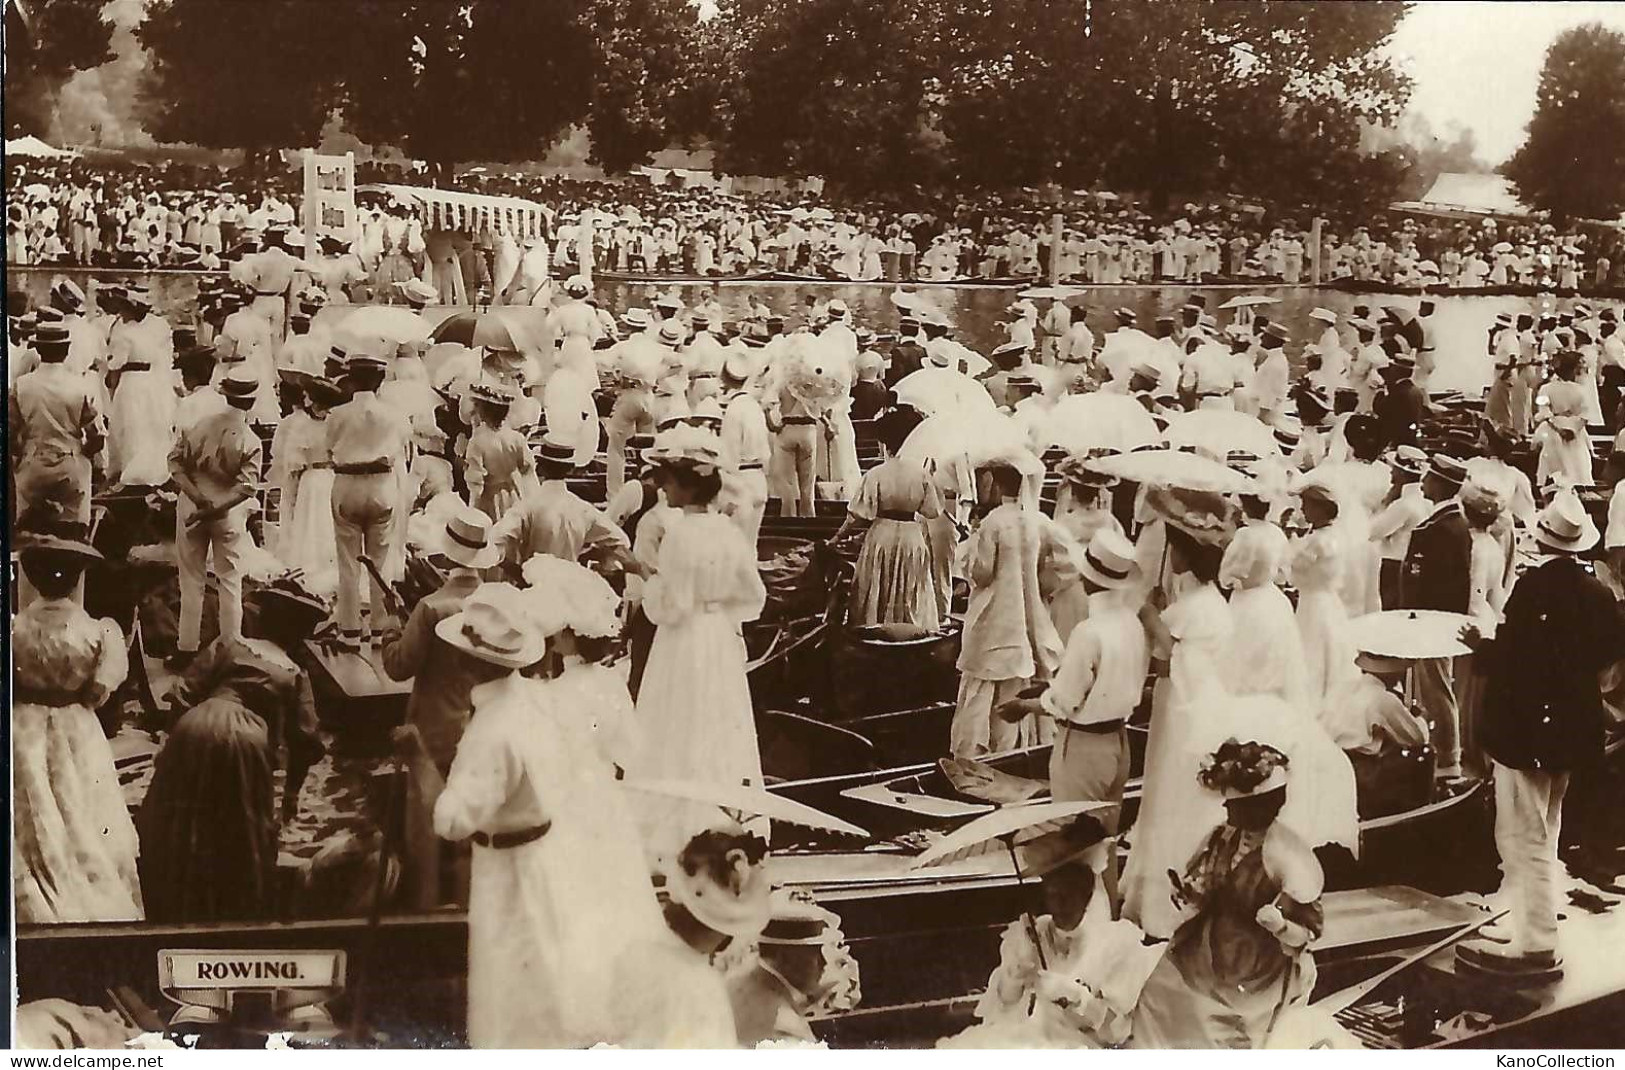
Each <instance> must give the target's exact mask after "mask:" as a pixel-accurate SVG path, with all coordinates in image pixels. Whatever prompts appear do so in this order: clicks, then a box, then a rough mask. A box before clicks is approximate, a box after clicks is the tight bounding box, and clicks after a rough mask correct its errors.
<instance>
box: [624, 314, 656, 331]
mask: <svg viewBox="0 0 1625 1070" xmlns="http://www.w3.org/2000/svg"><path fill="white" fill-rule="evenodd" d="M621 326H622V327H625V328H626V329H627V330H629V331H641V330H644V329H646V328H647V327H648V326H649V313H648V312H647V311H646V310H644V309H641V308H629V309H627V310H626V311H625V312H622V313H621Z"/></svg>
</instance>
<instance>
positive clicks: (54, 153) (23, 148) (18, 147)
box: [6, 134, 79, 160]
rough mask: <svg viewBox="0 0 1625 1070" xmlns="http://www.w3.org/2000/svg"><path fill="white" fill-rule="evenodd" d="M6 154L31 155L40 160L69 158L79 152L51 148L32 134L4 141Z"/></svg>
mask: <svg viewBox="0 0 1625 1070" xmlns="http://www.w3.org/2000/svg"><path fill="white" fill-rule="evenodd" d="M6 155H7V156H33V157H35V158H37V159H42V160H71V159H73V158H74V157H75V156H78V155H79V154H78V153H77V152H75V151H73V150H72V149H58V148H52V147H51V146H50V145H48V144H46V143H45V142H43V141H41V140H40V139H39V138H37V137H35V136H34V135H33V134H29V135H28V136H27V137H20V138H18V139H17V140H15V141H7V142H6Z"/></svg>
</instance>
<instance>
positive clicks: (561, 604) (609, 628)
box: [520, 554, 621, 639]
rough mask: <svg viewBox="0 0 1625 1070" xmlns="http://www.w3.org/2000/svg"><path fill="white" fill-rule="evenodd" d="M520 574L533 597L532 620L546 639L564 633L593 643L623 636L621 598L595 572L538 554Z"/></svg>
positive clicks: (573, 563)
mask: <svg viewBox="0 0 1625 1070" xmlns="http://www.w3.org/2000/svg"><path fill="white" fill-rule="evenodd" d="M520 572H521V574H522V575H523V576H524V578H525V584H526V587H527V591H528V593H530V594H531V595H532V598H531V602H530V605H531V607H532V613H531V619H532V620H533V621H535V623H536V626H537V628H538V629H539V630H540V631H541V633H542V635H543V636H544V637H548V638H551V637H552V636H554V635H557V634H558V633H559V632H562V631H564V630H565V629H568V630H570V631H571V632H573V633H575V634H576V635H578V636H581V637H583V638H591V639H607V638H611V637H613V636H616V635H619V634H620V632H621V621H620V616H619V611H620V605H621V600H620V596H619V595H617V594H616V593H615V589H614V588H613V587H611V586H610V585H609V581H608V580H606V579H604V577H602V576H600V575H599V574H598V573H596V572H594V571H593V570H592V569H590V568H588V567H587V566H585V565H582V564H578V563H576V562H574V561H569V560H566V559H565V558H562V557H556V556H554V555H553V554H536V555H534V556H532V557H531V559H530V560H529V561H526V562H525V563H524V565H523V567H522V568H521V569H520Z"/></svg>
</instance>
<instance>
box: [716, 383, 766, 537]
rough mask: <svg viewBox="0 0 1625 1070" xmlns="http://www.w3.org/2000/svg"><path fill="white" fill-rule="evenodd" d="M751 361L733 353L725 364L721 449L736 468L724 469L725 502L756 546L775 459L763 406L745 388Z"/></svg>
mask: <svg viewBox="0 0 1625 1070" xmlns="http://www.w3.org/2000/svg"><path fill="white" fill-rule="evenodd" d="M752 370H753V369H752V367H751V361H750V358H748V357H746V356H745V355H743V354H740V353H733V354H730V355H729V357H728V359H727V360H726V361H725V362H724V363H723V365H722V390H723V398H724V401H725V402H726V404H727V408H726V409H724V410H723V413H722V432H721V433H722V449H723V454H724V456H725V457H727V458H729V459H730V460H731V461H732V463H733V465H734V466H735V467H732V468H728V469H724V475H723V487H722V499H723V509H724V511H727V512H730V513H731V515H732V516H733V518H734V520H735V522H737V523H738V524H739V530H740V531H741V532H743V533H744V535H745V538H746V540H747V541H748V542H749V543H750V544H751V545H752V546H755V545H756V538H757V536H758V535H760V534H761V531H762V514H763V513H765V512H766V511H767V471H766V469H767V463H768V461H770V460H771V459H772V457H773V437H772V435H770V434H769V433H768V430H767V416H766V414H764V413H763V412H762V403H761V402H760V401H758V400H757V398H756V395H755V394H754V393H752V392H751V391H750V390H748V389H747V388H746V383H747V382H748V381H749V379H750V377H751V373H752Z"/></svg>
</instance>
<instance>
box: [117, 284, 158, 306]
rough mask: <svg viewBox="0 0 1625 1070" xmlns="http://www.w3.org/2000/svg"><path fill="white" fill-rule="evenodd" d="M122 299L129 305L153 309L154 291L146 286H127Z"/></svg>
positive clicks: (121, 296)
mask: <svg viewBox="0 0 1625 1070" xmlns="http://www.w3.org/2000/svg"><path fill="white" fill-rule="evenodd" d="M120 299H121V300H122V301H123V302H124V303H125V304H127V305H134V306H135V307H137V308H144V309H147V310H148V311H151V310H152V292H151V291H150V290H148V289H147V288H146V287H145V286H130V287H127V288H125V290H124V292H123V293H122V294H121V295H120Z"/></svg>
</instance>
